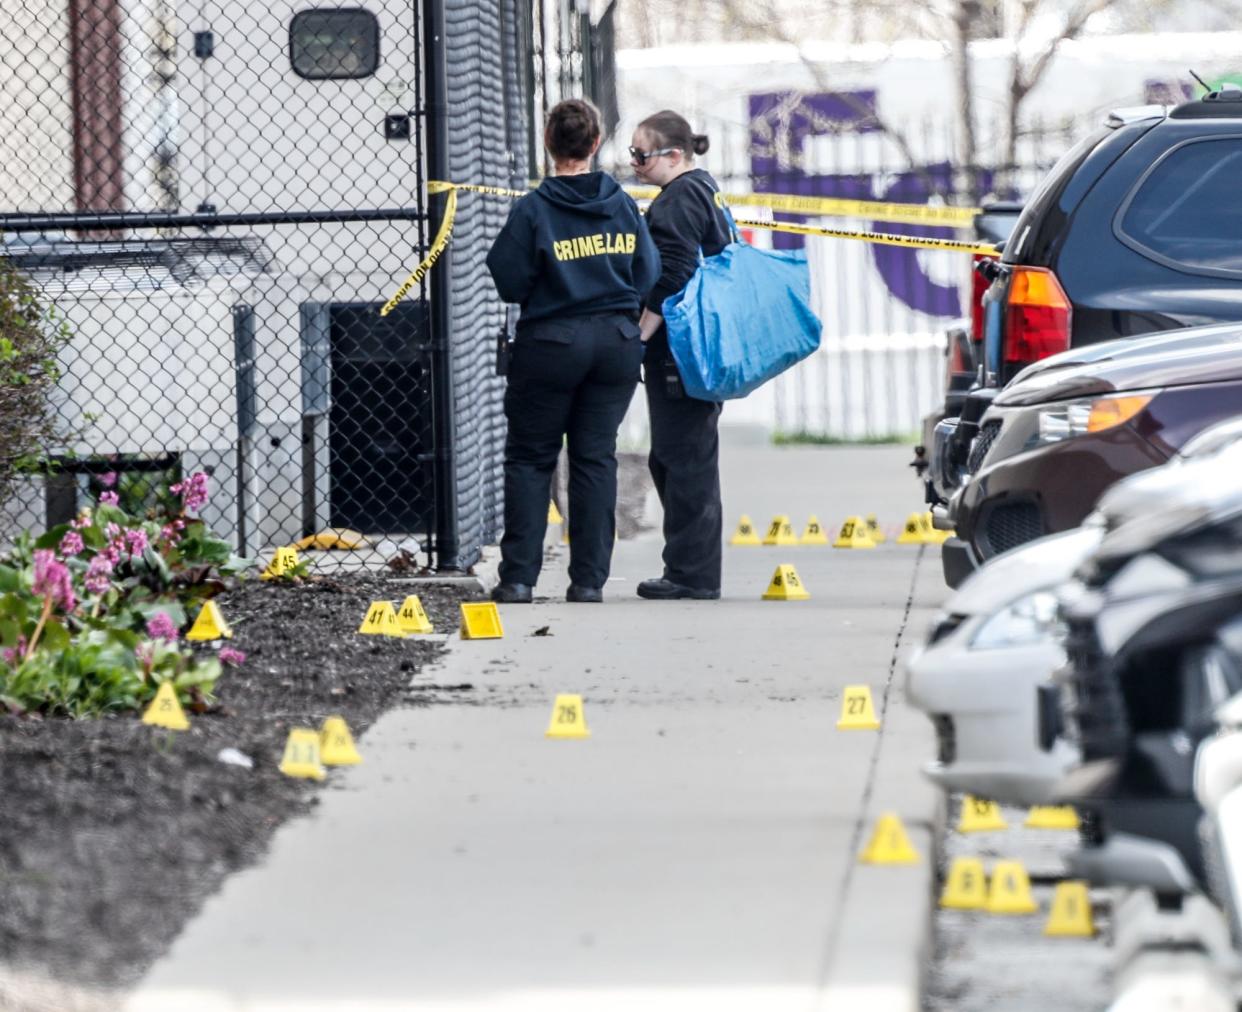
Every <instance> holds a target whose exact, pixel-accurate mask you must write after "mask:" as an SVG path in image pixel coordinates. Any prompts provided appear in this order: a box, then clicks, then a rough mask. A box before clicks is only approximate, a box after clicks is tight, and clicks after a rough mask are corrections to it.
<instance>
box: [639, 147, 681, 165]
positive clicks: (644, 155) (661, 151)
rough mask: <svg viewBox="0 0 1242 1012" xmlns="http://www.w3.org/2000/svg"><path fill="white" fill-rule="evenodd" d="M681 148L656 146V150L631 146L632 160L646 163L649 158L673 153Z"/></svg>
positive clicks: (640, 163)
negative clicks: (642, 149)
mask: <svg viewBox="0 0 1242 1012" xmlns="http://www.w3.org/2000/svg"><path fill="white" fill-rule="evenodd" d="M680 150H681V149H680V148H656V150H655V151H639V150H638V148H630V161H631V162H633V163H634V164H635V165H646V164H647V159H648V158H656V157H658V156H660V155H671V154H672V153H673V152H674V151H680Z"/></svg>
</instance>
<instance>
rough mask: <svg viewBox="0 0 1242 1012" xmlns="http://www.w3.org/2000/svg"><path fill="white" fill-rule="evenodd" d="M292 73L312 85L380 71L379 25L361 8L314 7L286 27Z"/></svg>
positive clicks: (370, 14) (365, 75) (367, 75)
mask: <svg viewBox="0 0 1242 1012" xmlns="http://www.w3.org/2000/svg"><path fill="white" fill-rule="evenodd" d="M289 59H290V61H292V63H293V72H294V73H295V74H297V75H298V76H299V77H305V78H309V79H310V80H312V81H322V80H331V79H341V78H357V77H370V76H371V75H372V74H374V73H375V71H376V68H378V67H379V21H378V20H377V19H376V17H375V15H374V14H372V13H371V12H370V11H367V10H363V9H362V8H361V7H348V8H347V7H317V8H315V9H313V10H306V11H300V12H299V13H297V14H295V15H293V21H292V22H291V23H290V25H289Z"/></svg>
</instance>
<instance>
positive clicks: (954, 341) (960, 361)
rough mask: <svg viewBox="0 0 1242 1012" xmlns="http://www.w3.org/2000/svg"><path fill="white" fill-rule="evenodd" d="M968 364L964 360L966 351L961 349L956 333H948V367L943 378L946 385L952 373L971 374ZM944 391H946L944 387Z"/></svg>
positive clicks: (965, 359)
mask: <svg viewBox="0 0 1242 1012" xmlns="http://www.w3.org/2000/svg"><path fill="white" fill-rule="evenodd" d="M972 371H973V370H972V369H971V368H970V362H969V361H968V360H967V358H966V349H965V348H963V347H962V342H961V340H960V339H959V338H958V335H957V332H955V331H950V332H949V367H948V371H947V375H946V376H945V381H946V383H947V382H948V379H949V377H951V376H952V375H953V374H954V373H964V372H972ZM945 389H948V387H947V386H946V388H945Z"/></svg>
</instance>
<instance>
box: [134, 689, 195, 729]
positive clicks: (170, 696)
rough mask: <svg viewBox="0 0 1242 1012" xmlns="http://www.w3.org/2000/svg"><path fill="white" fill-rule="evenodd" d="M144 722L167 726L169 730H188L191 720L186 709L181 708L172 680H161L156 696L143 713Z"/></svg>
mask: <svg viewBox="0 0 1242 1012" xmlns="http://www.w3.org/2000/svg"><path fill="white" fill-rule="evenodd" d="M142 722H143V723H144V724H153V725H155V726H156V727H163V728H167V729H168V730H169V731H188V730H189V729H190V722H189V721H188V720H187V719H186V716H185V711H184V710H183V709H181V701H180V700H179V699H178V698H177V690H176V689H174V688H173V683H172V682H160V687H159V688H158V689H156V690H155V698H154V699H153V700H151V705H150V706H148V707H147V708H146V710H145V711H144V712H143V714H142Z"/></svg>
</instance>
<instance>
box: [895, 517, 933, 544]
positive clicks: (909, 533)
mask: <svg viewBox="0 0 1242 1012" xmlns="http://www.w3.org/2000/svg"><path fill="white" fill-rule="evenodd" d="M897 544H899V545H926V544H930V542H929V541H928V540H927V538H926V536H925V535H924V533H923V517H922V514H921V513H911V514H910V515H909V516H908V517H906V522H905V525H904V526H903V527H902V528H901V536H900V537H898V538H897Z"/></svg>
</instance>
